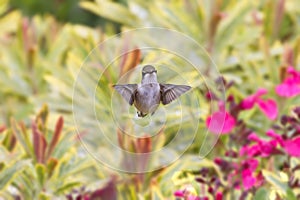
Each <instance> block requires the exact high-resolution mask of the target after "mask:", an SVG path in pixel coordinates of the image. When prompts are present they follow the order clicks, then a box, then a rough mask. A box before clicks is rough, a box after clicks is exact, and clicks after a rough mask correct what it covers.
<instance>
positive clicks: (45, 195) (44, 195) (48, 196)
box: [39, 192, 52, 200]
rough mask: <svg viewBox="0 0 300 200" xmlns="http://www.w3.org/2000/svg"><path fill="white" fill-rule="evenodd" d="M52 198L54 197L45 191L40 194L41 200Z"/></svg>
mask: <svg viewBox="0 0 300 200" xmlns="http://www.w3.org/2000/svg"><path fill="white" fill-rule="evenodd" d="M50 199H52V198H51V196H50V195H49V194H46V193H44V192H41V193H40V194H39V200H50Z"/></svg>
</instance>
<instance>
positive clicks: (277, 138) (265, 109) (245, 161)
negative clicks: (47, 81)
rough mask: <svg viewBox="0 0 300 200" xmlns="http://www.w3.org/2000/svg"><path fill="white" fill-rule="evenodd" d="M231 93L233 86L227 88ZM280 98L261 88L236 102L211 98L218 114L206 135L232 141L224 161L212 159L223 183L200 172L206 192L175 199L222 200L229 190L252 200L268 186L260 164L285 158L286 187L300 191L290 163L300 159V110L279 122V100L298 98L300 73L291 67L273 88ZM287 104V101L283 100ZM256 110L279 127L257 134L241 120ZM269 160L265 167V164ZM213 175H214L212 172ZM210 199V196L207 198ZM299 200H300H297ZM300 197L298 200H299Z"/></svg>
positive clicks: (211, 119) (210, 120) (181, 192)
mask: <svg viewBox="0 0 300 200" xmlns="http://www.w3.org/2000/svg"><path fill="white" fill-rule="evenodd" d="M223 81H224V84H225V87H226V88H229V87H231V86H232V85H233V84H232V83H228V84H227V83H226V81H225V80H224V79H223ZM274 90H275V93H276V94H277V95H278V98H274V99H273V98H269V95H268V94H270V93H272V92H271V91H270V90H269V91H268V90H267V89H265V88H259V89H258V90H257V91H256V92H255V93H254V94H252V95H250V96H248V97H245V98H244V99H242V100H240V101H239V102H236V100H235V98H234V97H233V96H232V95H229V97H228V98H227V99H226V101H225V102H224V101H221V100H219V99H218V98H216V96H215V95H214V94H213V93H211V92H208V93H207V94H206V97H207V99H209V100H212V101H218V103H219V108H218V111H216V112H214V113H212V114H211V115H210V116H208V117H207V119H206V126H207V128H208V130H209V131H210V132H212V133H214V134H221V135H228V136H229V137H228V140H229V143H230V144H233V145H232V146H229V147H226V148H227V149H226V151H225V154H224V155H223V157H218V158H215V159H214V163H215V165H216V166H218V168H219V169H220V170H221V171H222V173H223V175H224V176H223V177H218V176H217V175H216V174H217V173H215V172H211V170H212V169H210V168H205V167H204V168H202V169H201V170H200V171H201V172H200V177H199V176H197V177H196V178H195V181H197V182H199V183H200V184H201V185H202V186H203V185H204V186H205V187H201V188H206V190H205V191H202V192H203V194H204V195H202V196H201V197H200V196H197V195H195V194H191V193H190V192H188V191H187V190H185V189H184V190H179V191H177V192H175V194H174V195H175V196H176V197H180V198H183V199H193V200H200V199H209V197H211V198H213V199H222V198H223V197H224V196H226V194H228V193H229V191H230V190H232V189H235V190H240V191H241V192H240V194H241V196H240V199H245V198H246V197H247V196H248V195H249V194H250V193H251V194H252V195H254V194H255V192H256V191H257V190H258V189H259V188H260V187H261V186H262V185H264V184H266V177H265V176H264V174H263V173H262V171H261V166H260V163H261V162H267V161H268V159H269V158H271V157H274V156H282V157H283V158H282V160H284V162H283V163H282V165H283V166H284V168H285V171H286V172H287V173H288V174H289V176H290V179H289V180H288V184H289V187H290V188H297V187H299V186H300V180H298V179H297V178H296V176H295V175H294V174H295V171H297V170H299V169H300V166H296V167H294V168H292V167H291V166H290V164H289V160H290V158H291V157H295V158H300V107H296V108H293V112H292V114H291V115H289V116H288V115H281V116H279V106H278V102H277V101H276V99H280V98H281V97H283V98H293V97H296V96H297V95H300V72H298V71H296V70H295V69H294V68H293V67H288V68H287V70H286V77H285V78H284V79H283V81H282V83H280V84H278V85H277V86H276V87H275V89H274ZM283 100H284V99H283ZM256 106H257V108H258V109H259V110H260V111H261V113H263V114H264V115H265V116H266V118H267V119H268V120H269V122H270V123H269V124H271V123H272V122H273V121H274V120H276V119H278V120H279V121H280V123H279V124H275V123H274V122H273V125H272V126H270V127H265V128H267V129H266V130H267V131H266V132H265V133H264V132H263V133H261V132H260V133H257V132H256V131H257V130H256V131H254V130H252V129H251V128H249V127H248V126H247V124H246V123H245V122H244V121H243V120H241V119H240V118H239V117H240V114H241V113H243V112H247V111H249V110H251V109H254V108H255V107H256ZM264 160H265V161H264ZM209 171H210V172H209ZM205 194H206V195H205ZM298 197H299V198H300V196H298ZM298 197H297V198H298Z"/></svg>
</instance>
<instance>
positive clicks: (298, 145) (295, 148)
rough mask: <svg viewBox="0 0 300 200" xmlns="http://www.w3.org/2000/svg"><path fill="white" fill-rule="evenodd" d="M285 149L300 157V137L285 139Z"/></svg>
mask: <svg viewBox="0 0 300 200" xmlns="http://www.w3.org/2000/svg"><path fill="white" fill-rule="evenodd" d="M284 149H285V151H286V152H287V153H288V154H289V155H291V156H295V157H300V137H297V138H294V139H291V140H287V141H285V142H284Z"/></svg>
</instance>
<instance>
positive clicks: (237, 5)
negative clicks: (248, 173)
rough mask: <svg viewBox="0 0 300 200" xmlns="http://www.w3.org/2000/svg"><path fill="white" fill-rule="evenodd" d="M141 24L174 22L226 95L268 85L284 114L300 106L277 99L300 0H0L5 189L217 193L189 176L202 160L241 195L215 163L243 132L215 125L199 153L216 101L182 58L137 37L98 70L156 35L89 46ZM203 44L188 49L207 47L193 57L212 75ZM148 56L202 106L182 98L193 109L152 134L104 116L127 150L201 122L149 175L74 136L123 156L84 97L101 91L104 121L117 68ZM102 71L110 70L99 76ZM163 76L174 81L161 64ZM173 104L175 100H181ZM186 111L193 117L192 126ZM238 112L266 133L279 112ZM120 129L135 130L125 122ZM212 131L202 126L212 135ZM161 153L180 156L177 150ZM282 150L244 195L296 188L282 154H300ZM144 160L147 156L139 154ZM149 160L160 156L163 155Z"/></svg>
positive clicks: (58, 193) (3, 192)
mask: <svg viewBox="0 0 300 200" xmlns="http://www.w3.org/2000/svg"><path fill="white" fill-rule="evenodd" d="M140 27H163V28H167V29H172V30H176V31H179V32H181V33H183V34H186V35H187V36H189V37H191V38H193V39H194V40H195V41H196V42H197V43H199V44H200V45H201V46H203V47H204V49H205V50H206V52H207V53H208V55H209V57H210V58H211V59H212V60H213V61H214V63H215V64H216V66H218V70H219V72H220V73H221V74H222V76H223V77H224V79H225V80H226V82H227V83H233V86H232V87H230V88H228V89H227V90H226V96H225V97H226V98H228V97H229V96H230V95H232V96H233V97H234V98H235V101H236V102H240V101H241V100H242V99H244V98H245V97H247V96H249V95H250V94H253V93H254V92H255V91H257V89H258V88H261V87H263V88H266V89H267V90H268V91H269V93H268V98H272V99H274V100H276V101H277V102H278V105H279V113H280V115H289V114H291V111H292V109H293V108H294V107H295V106H296V105H300V98H299V97H298V96H297V97H295V98H290V99H284V98H282V97H279V96H277V95H276V93H275V90H274V88H275V87H276V85H278V84H280V83H281V82H282V81H283V80H284V78H285V76H286V73H285V71H286V69H287V67H288V66H294V68H295V69H296V70H298V71H299V69H300V3H299V0H258V1H248V0H213V1H211V0H191V1H188V0H151V1H144V0H127V1H126V0H119V1H110V0H95V1H79V0H55V1H46V0H24V1H18V0H10V1H9V0H1V1H0V30H1V32H0V70H1V73H0V125H1V126H0V132H1V133H0V199H1V198H2V199H66V198H68V199H75V198H78V199H84V198H86V199H97V198H98V199H175V197H174V195H173V193H174V192H175V191H176V190H178V189H181V188H184V187H185V186H187V185H189V186H193V188H194V189H193V191H191V193H193V194H200V193H201V192H203V190H205V193H204V195H207V196H208V197H209V199H215V196H214V195H212V194H209V193H208V192H207V188H204V186H203V188H204V189H203V188H200V187H199V185H198V183H197V182H196V181H195V177H197V176H198V175H199V171H200V169H202V168H208V169H211V170H212V173H213V174H214V175H215V176H216V177H219V178H220V179H221V180H222V184H224V185H225V186H228V188H227V189H224V190H223V191H222V192H223V196H224V199H241V196H242V195H245V191H244V190H242V189H241V190H238V189H233V187H230V185H229V182H228V180H225V179H223V177H224V176H225V175H224V174H226V172H222V171H221V170H220V169H219V168H218V166H217V165H216V164H215V163H214V162H213V160H214V158H216V157H218V156H221V155H224V153H225V151H226V150H227V149H233V150H234V151H238V150H239V149H240V148H241V144H239V142H236V141H235V142H236V143H232V137H231V136H232V135H235V136H236V135H239V133H240V131H241V129H240V127H239V128H236V129H235V130H234V131H233V132H232V135H224V136H222V137H221V138H220V140H219V142H218V143H217V145H216V147H215V148H214V150H213V151H212V152H211V153H210V154H209V155H208V156H207V157H206V158H205V159H202V160H200V159H199V157H198V153H199V149H200V147H201V145H202V144H203V141H204V140H203V139H204V134H203V133H204V132H205V131H206V127H205V119H206V117H207V116H208V115H209V114H210V113H209V112H210V109H211V107H210V106H211V105H210V103H209V102H207V100H206V97H205V92H207V90H206V87H205V84H203V80H202V79H201V78H199V76H198V74H197V72H195V71H194V70H191V68H188V66H189V64H188V63H187V62H186V61H184V60H183V59H180V58H179V57H178V56H176V55H170V54H167V53H166V54H165V53H157V52H146V51H142V50H140V49H139V46H137V50H136V51H133V52H130V53H128V54H126V55H125V56H123V57H121V58H119V59H117V60H115V62H114V63H113V64H111V65H112V67H111V68H108V69H107V70H104V69H105V66H106V64H107V63H109V62H110V61H111V60H112V59H114V58H116V57H118V56H119V55H120V52H123V51H124V49H126V48H128V47H131V46H133V45H135V44H136V43H134V40H138V41H145V43H147V42H153V41H152V36H151V35H138V36H137V37H138V38H133V39H132V38H127V37H124V35H118V37H116V40H115V42H114V43H112V44H108V45H105V46H101V48H96V49H95V50H94V51H93V54H90V52H91V50H92V49H94V48H95V47H98V45H99V44H100V43H101V42H103V41H105V40H107V39H109V38H110V37H111V36H114V35H115V34H118V33H120V32H123V31H128V30H132V29H134V28H140ZM174 43H175V44H176V41H174ZM186 48H187V49H189V48H190V47H186ZM202 51H203V50H199V49H197V48H195V49H189V51H188V52H191V55H192V56H193V55H196V56H197V55H202V57H201V56H199V59H200V60H201V62H202V63H203V69H205V70H206V73H207V74H205V75H206V76H207V77H208V78H211V79H212V82H213V80H214V78H216V77H214V76H213V73H212V71H211V70H212V62H211V60H210V59H209V58H208V56H207V55H204V54H203V52H202ZM88 55H90V57H89V58H88V59H87V60H86V62H85V65H87V66H89V67H90V68H89V69H90V71H86V72H84V74H83V77H82V80H80V81H82V82H80V83H81V85H79V86H78V88H77V89H78V91H79V94H80V95H79V96H78V98H73V88H74V82H75V81H76V76H77V74H78V72H79V70H80V67H81V65H82V63H83V61H84V60H85V59H86V58H87V56H88ZM162 55H163V56H162ZM153 62H155V63H156V64H157V65H158V66H171V67H170V68H172V69H176V70H182V71H180V72H182V73H181V75H182V76H183V77H186V78H187V79H188V80H189V83H190V84H191V85H192V86H193V88H195V89H194V90H193V95H194V97H195V98H196V99H198V100H199V102H200V103H199V105H201V108H199V109H200V110H201V112H200V113H201V114H199V113H196V112H193V111H194V107H195V105H192V104H191V105H189V100H188V99H185V97H183V99H182V102H183V105H184V110H186V111H189V112H186V116H187V117H190V118H184V119H186V120H183V122H181V121H180V120H177V118H176V116H168V117H169V118H168V119H169V121H171V122H172V123H171V124H170V126H168V127H165V128H164V129H163V131H162V132H163V134H159V135H158V136H157V138H155V139H149V137H146V139H138V138H131V137H128V136H124V135H122V134H121V133H120V132H117V131H116V127H115V125H114V124H111V123H106V124H105V125H104V126H103V129H104V130H105V132H107V133H109V134H110V135H111V136H112V137H114V139H116V141H117V144H118V145H119V147H121V148H123V149H125V150H127V151H129V152H133V153H138V152H139V153H141V152H148V151H150V150H155V149H160V148H161V147H164V146H166V144H168V143H169V142H170V141H172V138H173V137H174V136H175V135H176V133H177V132H176V130H178V127H182V128H183V130H184V136H183V137H182V138H181V139H180V140H178V141H175V142H176V143H175V144H176V146H177V147H178V149H180V148H181V145H182V143H184V141H186V140H188V139H190V138H191V136H192V134H193V133H192V130H194V129H195V128H197V135H196V138H195V142H193V143H192V145H191V146H190V147H189V148H188V149H187V151H186V153H185V154H184V156H182V157H180V159H178V160H177V161H176V162H175V163H173V164H172V165H170V166H165V167H163V168H161V169H160V170H157V171H154V172H151V173H146V174H130V173H121V172H118V171H115V170H113V169H110V168H108V167H105V166H104V165H101V164H99V162H97V161H96V160H95V159H93V158H92V157H91V156H90V154H89V153H88V152H87V151H86V149H85V148H84V147H83V146H82V143H81V142H80V140H79V139H78V137H82V138H84V139H85V140H86V141H85V142H87V143H89V145H90V146H91V148H93V150H94V152H93V153H95V154H103V155H105V156H107V158H108V159H109V158H119V157H117V156H120V159H119V161H120V163H118V164H120V165H125V164H126V156H123V157H122V155H118V154H116V153H115V152H110V151H109V150H110V149H108V151H106V150H107V149H105V148H102V147H105V145H102V143H101V142H103V141H101V139H102V138H101V135H99V133H98V127H97V126H98V124H97V123H98V121H97V120H95V119H94V118H95V116H94V115H95V113H94V111H93V110H92V109H89V108H90V106H92V105H94V104H93V103H94V101H93V100H94V99H95V98H96V99H97V100H98V101H97V103H96V105H95V106H96V108H97V110H98V111H101V113H100V114H99V113H98V115H99V116H101V117H103V120H104V121H105V120H107V121H109V120H110V118H109V115H110V110H109V109H110V104H111V95H112V93H113V88H112V87H111V86H112V85H113V84H115V83H117V82H118V80H119V79H120V77H122V75H124V74H126V73H127V72H129V71H131V70H136V69H135V67H136V66H137V65H143V64H146V63H153ZM181 66H182V67H181ZM99 71H105V73H104V75H103V77H102V78H101V79H99ZM134 78H137V77H133V79H134ZM161 79H162V80H165V79H169V80H177V79H176V77H173V75H172V76H171V75H170V74H168V72H167V71H163V70H162V73H161ZM95 85H96V86H99V87H98V88H96V89H99V88H101V87H100V86H102V85H104V86H105V87H103V89H102V90H101V92H98V93H97V95H96V96H94V93H93V92H94V91H95ZM73 104H74V105H75V108H76V113H77V114H78V116H79V117H80V119H81V120H82V123H80V126H79V127H75V125H74V118H73V112H74V110H73V108H72V105H73ZM228 107H229V106H228ZM173 108H174V109H177V107H176V105H175V106H174V107H173ZM120 117H126V116H123V115H122V116H120ZM127 117H128V116H127ZM188 119H193V120H196V121H197V122H199V123H198V124H197V126H195V125H194V124H193V123H191V121H190V120H188ZM239 120H241V121H244V122H245V126H247V128H249V129H250V130H251V131H255V132H257V133H258V134H259V135H261V136H265V132H266V131H267V130H268V129H269V128H271V127H272V125H274V124H276V123H279V122H280V118H279V117H278V118H277V119H276V120H275V121H270V120H269V119H267V118H266V117H265V116H264V115H262V114H261V113H260V111H259V109H257V108H254V109H253V110H251V111H249V112H245V113H243V114H241V115H240V116H239ZM105 122H106V121H105ZM76 128H77V130H76ZM125 129H126V130H130V131H133V132H134V128H133V126H131V125H130V124H128V125H126V127H125ZM77 132H79V136H78V135H77V134H76V133H77ZM143 134H144V133H142V134H141V135H143ZM144 135H146V134H144ZM146 136H147V135H146ZM214 139H215V138H214V136H210V137H208V140H207V143H210V142H212V141H213V140H214ZM204 142H206V141H204ZM100 144H101V145H100ZM149 146H150V149H149ZM103 152H104V153H103ZM168 152H169V153H170V155H180V152H179V151H177V149H168ZM285 156H286V155H283V156H282V157H280V156H278V157H275V158H271V159H261V160H260V161H261V162H260V166H259V169H258V170H257V171H259V170H262V169H267V170H268V175H266V181H265V184H264V185H263V186H262V187H261V188H262V189H260V188H254V189H253V190H251V191H246V197H247V198H245V199H264V198H267V197H268V196H270V198H271V199H297V198H298V197H299V188H297V187H296V188H293V187H291V185H289V183H288V182H287V181H286V179H285V178H284V177H286V176H289V175H290V174H288V173H287V172H285V171H284V170H283V167H282V166H284V165H283V163H286V162H288V163H289V164H290V165H291V166H292V165H293V166H298V165H299V164H300V161H299V158H290V157H285ZM242 160H243V158H236V160H234V161H237V162H242ZM151 161H152V160H151ZM127 162H128V160H127ZM139 162H142V164H148V162H150V161H149V160H147V159H146V160H143V161H136V163H139ZM153 162H155V163H156V164H157V165H161V166H163V165H164V160H163V159H162V158H157V159H154V160H153ZM124 163H125V164H124ZM127 164H128V163H127ZM270 166H273V167H270ZM129 167H130V166H129ZM298 176H299V174H297V176H296V177H298ZM205 187H206V186H205ZM225 188H226V187H225ZM201 194H202V193H201ZM264 194H265V195H264ZM116 196H118V198H117V197H116Z"/></svg>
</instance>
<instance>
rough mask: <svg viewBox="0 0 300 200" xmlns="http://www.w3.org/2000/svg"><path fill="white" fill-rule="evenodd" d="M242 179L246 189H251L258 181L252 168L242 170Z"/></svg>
mask: <svg viewBox="0 0 300 200" xmlns="http://www.w3.org/2000/svg"><path fill="white" fill-rule="evenodd" d="M242 181H243V186H244V188H245V190H249V189H250V188H252V187H253V186H254V185H255V183H256V178H255V177H254V176H253V173H252V171H251V170H250V169H245V170H243V171H242Z"/></svg>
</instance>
